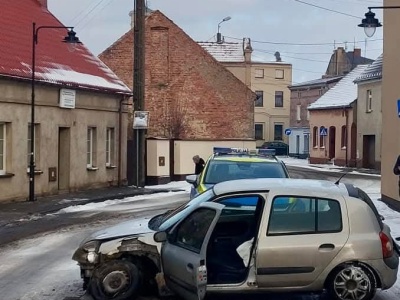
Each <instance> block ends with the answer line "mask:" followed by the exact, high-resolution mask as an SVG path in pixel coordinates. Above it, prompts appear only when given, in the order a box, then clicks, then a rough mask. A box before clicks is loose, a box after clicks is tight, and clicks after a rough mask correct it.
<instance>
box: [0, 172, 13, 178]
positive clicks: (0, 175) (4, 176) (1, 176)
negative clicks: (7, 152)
mask: <svg viewBox="0 0 400 300" xmlns="http://www.w3.org/2000/svg"><path fill="white" fill-rule="evenodd" d="M13 176H15V174H13V173H5V174H0V178H11V177H13Z"/></svg>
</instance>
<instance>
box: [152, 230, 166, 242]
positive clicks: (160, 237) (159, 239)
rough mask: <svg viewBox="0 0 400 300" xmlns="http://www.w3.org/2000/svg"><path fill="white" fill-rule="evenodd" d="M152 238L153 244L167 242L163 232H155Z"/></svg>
mask: <svg viewBox="0 0 400 300" xmlns="http://www.w3.org/2000/svg"><path fill="white" fill-rule="evenodd" d="M153 238H154V241H155V242H157V243H163V242H165V241H166V240H167V233H166V232H165V231H159V232H156V233H155V234H154V237H153Z"/></svg>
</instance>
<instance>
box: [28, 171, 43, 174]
mask: <svg viewBox="0 0 400 300" xmlns="http://www.w3.org/2000/svg"><path fill="white" fill-rule="evenodd" d="M26 174H27V175H29V174H30V173H29V170H27V171H26ZM34 174H35V175H42V174H43V171H42V170H35V172H34Z"/></svg>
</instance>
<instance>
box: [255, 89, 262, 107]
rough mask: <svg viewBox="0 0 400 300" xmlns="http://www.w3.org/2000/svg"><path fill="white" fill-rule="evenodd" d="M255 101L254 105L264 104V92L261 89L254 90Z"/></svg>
mask: <svg viewBox="0 0 400 300" xmlns="http://www.w3.org/2000/svg"><path fill="white" fill-rule="evenodd" d="M256 95H257V98H256V102H255V104H254V105H255V107H263V106H264V92H263V91H256Z"/></svg>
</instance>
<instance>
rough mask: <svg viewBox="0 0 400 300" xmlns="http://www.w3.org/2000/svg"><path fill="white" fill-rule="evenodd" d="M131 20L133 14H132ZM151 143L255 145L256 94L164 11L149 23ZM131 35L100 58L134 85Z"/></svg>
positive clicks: (153, 14)
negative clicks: (161, 140) (154, 139)
mask: <svg viewBox="0 0 400 300" xmlns="http://www.w3.org/2000/svg"><path fill="white" fill-rule="evenodd" d="M131 15H133V14H131ZM145 34H146V45H145V53H146V62H145V65H146V75H145V76H146V83H145V84H146V87H145V110H148V111H149V112H150V127H149V130H148V137H165V138H169V139H190V140H199V139H208V140H210V139H211V140H235V139H240V140H246V139H247V140H250V139H254V100H255V94H254V93H253V92H252V91H251V90H250V89H249V88H248V87H247V86H246V85H245V84H244V83H243V82H241V81H240V80H239V79H237V78H236V77H235V76H234V75H233V74H232V73H231V72H229V71H228V70H227V69H226V68H225V67H224V66H223V65H222V64H220V63H219V62H218V61H217V60H216V59H214V58H213V57H212V56H211V55H210V54H209V53H207V51H206V50H204V49H203V48H202V47H201V46H200V45H198V44H197V43H196V42H195V41H193V40H192V39H191V38H190V37H189V36H188V35H187V34H186V33H185V32H184V31H183V30H182V29H181V28H179V27H178V26H177V25H176V24H174V23H173V22H172V21H171V20H170V19H168V18H167V17H166V16H165V15H164V14H162V13H161V12H160V11H154V12H150V13H149V14H148V15H147V17H146V33H145ZM133 39H134V32H133V29H131V30H130V31H129V32H127V33H126V34H125V35H123V36H122V37H121V38H120V39H118V40H117V41H116V42H115V43H114V44H112V45H111V46H110V47H109V48H107V49H106V50H105V51H104V52H103V53H101V54H100V55H99V58H100V59H101V60H102V61H103V62H104V63H105V64H106V65H107V66H108V67H109V68H111V69H112V70H113V71H114V72H115V73H116V74H117V75H118V76H119V78H121V79H122V80H123V81H124V82H125V84H127V85H128V86H129V87H132V85H133V67H132V66H133V48H134V47H133V42H134V40H133Z"/></svg>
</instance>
